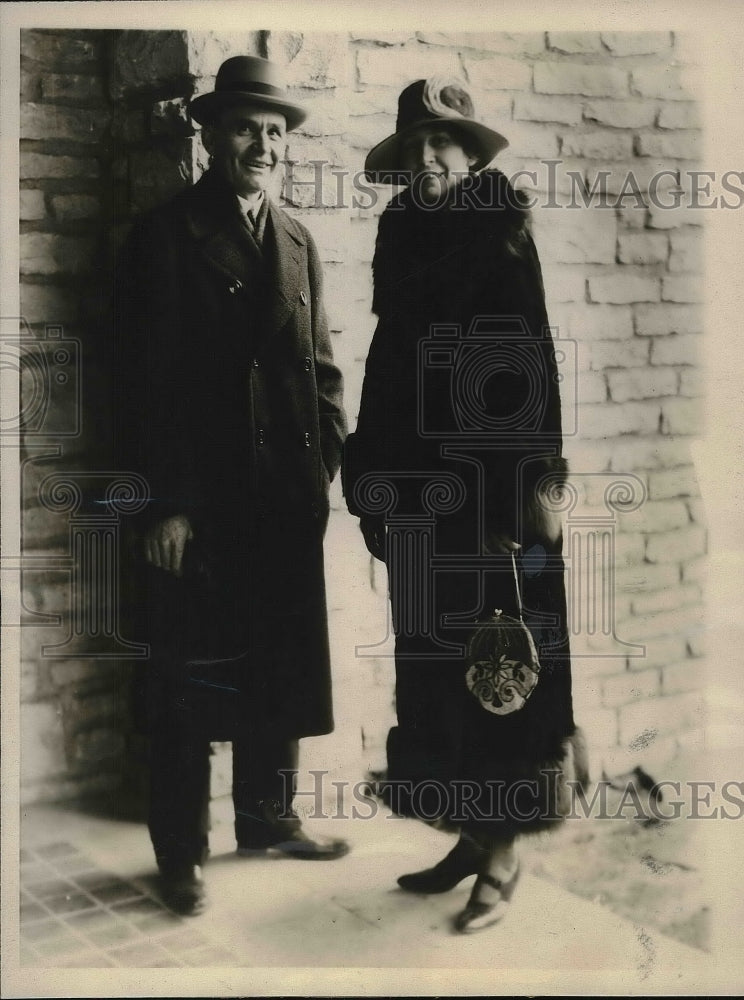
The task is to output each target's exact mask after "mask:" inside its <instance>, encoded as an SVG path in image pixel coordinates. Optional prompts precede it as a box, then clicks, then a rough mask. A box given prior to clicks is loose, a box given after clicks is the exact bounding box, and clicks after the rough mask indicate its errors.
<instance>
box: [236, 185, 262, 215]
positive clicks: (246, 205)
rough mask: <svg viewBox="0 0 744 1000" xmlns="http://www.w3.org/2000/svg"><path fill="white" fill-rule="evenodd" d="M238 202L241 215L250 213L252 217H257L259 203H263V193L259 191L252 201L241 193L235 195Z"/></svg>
mask: <svg viewBox="0 0 744 1000" xmlns="http://www.w3.org/2000/svg"><path fill="white" fill-rule="evenodd" d="M237 199H238V203H239V204H240V211H241V212H242V213H243V215H248V214H250V215H251V218H252V219H254V220H255V219H257V218H258V213H259V212H260V211H261V205H262V204H263V199H264V193H263V191H260V192H259V194H258V197H257V198H255V199H253V200H252V201H248V199H247V198H243V197H242V196H241V195H237Z"/></svg>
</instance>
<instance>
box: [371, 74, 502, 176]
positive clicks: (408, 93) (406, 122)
mask: <svg viewBox="0 0 744 1000" xmlns="http://www.w3.org/2000/svg"><path fill="white" fill-rule="evenodd" d="M474 114H475V109H474V107H473V99H472V97H471V96H470V93H469V91H468V89H467V87H466V85H465V84H464V83H463V82H462V81H461V80H456V79H451V78H446V77H441V76H431V77H429V78H428V79H427V80H416V82H415V83H412V84H410V85H409V86H408V87H406V89H405V90H404V91H403V92H402V93H401V95H400V97H399V98H398V120H397V122H396V124H395V132H394V133H393V134H392V135H389V136H388V137H387V139H383V140H382V142H379V143H378V144H377V145H376V146H375V147H374V149H372V150H370V152H369V153H368V154H367V159H366V160H365V161H364V172H365V175H366V177H367V180H369V181H372V182H373V183H378V184H385V183H400V181H399V180H398V181H396V180H395V175H396V174H397V175H400V174H402V173H403V164H402V162H401V160H402V157H401V146H402V142H403V140H404V139H405V138H406V136H408V135H410V134H411V133H412V132H414V131H415V130H416V129H417V128H420V127H421V126H422V125H431V124H432V123H433V122H442V123H443V124H447V125H451V126H454V131H456V132H459V133H460V134H462V135H463V138H464V139H466V141H467V144H468V147H470V148H471V150H472V152H473V154H474V155H475V156H476V162H475V163H474V165H473V170H481V169H482V168H483V167H485V166H486V164H488V163H490V162H491V160H492V159H493V158H494V156H496V154H497V153H498V152H500V151H501V150H502V149H505V148H506V147H507V146H508V145H509V143H508V142H507V140H506V139H505V138H504V137H503V135H499V133H498V132H494V131H493V129H490V128H488V127H487V126H486V125H481V123H480V122H477V121H475V119H474V117H473V115H474Z"/></svg>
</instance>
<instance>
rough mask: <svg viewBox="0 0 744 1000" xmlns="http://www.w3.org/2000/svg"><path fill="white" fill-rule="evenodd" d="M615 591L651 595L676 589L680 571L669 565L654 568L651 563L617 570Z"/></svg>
mask: <svg viewBox="0 0 744 1000" xmlns="http://www.w3.org/2000/svg"><path fill="white" fill-rule="evenodd" d="M614 580H615V589H616V590H617V591H620V592H622V593H627V594H631V595H633V594H637V593H651V592H653V591H657V590H662V589H664V590H666V589H667V588H672V587H676V586H677V585H678V583H679V569H678V567H677V566H674V565H669V564H666V563H664V564H659V565H656V566H653V565H652V564H651V563H641V564H640V565H639V566H631V567H630V568H629V569H625V570H617V571H616V572H615V576H614Z"/></svg>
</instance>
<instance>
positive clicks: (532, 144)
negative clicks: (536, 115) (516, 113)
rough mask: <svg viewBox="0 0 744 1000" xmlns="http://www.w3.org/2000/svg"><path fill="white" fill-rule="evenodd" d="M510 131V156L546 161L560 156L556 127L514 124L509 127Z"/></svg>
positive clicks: (522, 123) (525, 123) (523, 123)
mask: <svg viewBox="0 0 744 1000" xmlns="http://www.w3.org/2000/svg"><path fill="white" fill-rule="evenodd" d="M505 127H506V126H505ZM508 130H509V152H510V155H513V156H520V157H544V158H545V159H555V158H556V157H557V156H558V135H557V133H556V129H555V126H551V125H536V124H534V125H533V124H530V123H527V122H512V123H510V124H509V125H508Z"/></svg>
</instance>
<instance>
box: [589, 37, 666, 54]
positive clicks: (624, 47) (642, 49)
mask: <svg viewBox="0 0 744 1000" xmlns="http://www.w3.org/2000/svg"><path fill="white" fill-rule="evenodd" d="M602 42H603V44H604V46H605V48H607V49H609V51H610V52H611V53H612V54H613V55H614V56H641V55H651V54H653V55H659V54H661V53H663V52H665V51H666V50H667V49H669V48H671V44H672V37H671V35H670V33H669V32H668V31H603V32H602Z"/></svg>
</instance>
